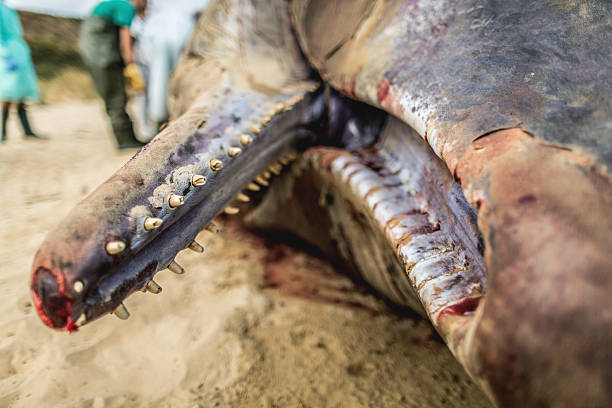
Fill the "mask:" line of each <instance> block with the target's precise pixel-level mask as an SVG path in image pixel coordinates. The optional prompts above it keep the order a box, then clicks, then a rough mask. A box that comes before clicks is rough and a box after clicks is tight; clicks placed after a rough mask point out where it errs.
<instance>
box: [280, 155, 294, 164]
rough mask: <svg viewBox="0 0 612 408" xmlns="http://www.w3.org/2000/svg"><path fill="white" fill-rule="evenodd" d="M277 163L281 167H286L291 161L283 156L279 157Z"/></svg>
mask: <svg viewBox="0 0 612 408" xmlns="http://www.w3.org/2000/svg"><path fill="white" fill-rule="evenodd" d="M278 161H279V162H280V163H281V164H282V165H283V166H288V165H290V164H291V160H290V159H289V158H288V157H287V156H285V157H281V158H280V159H278Z"/></svg>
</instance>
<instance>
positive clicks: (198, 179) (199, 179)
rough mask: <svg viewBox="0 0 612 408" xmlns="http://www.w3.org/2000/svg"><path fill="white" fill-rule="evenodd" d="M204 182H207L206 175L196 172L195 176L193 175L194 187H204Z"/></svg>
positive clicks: (192, 182) (192, 183)
mask: <svg viewBox="0 0 612 408" xmlns="http://www.w3.org/2000/svg"><path fill="white" fill-rule="evenodd" d="M204 184H206V177H204V176H202V175H200V174H194V175H193V176H191V185H192V186H194V187H202V186H203V185H204Z"/></svg>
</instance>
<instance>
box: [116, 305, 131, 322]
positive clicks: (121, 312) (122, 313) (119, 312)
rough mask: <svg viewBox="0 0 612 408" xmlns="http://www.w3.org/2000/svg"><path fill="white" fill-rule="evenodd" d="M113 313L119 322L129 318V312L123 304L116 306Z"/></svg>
mask: <svg viewBox="0 0 612 408" xmlns="http://www.w3.org/2000/svg"><path fill="white" fill-rule="evenodd" d="M113 313H114V314H115V316H117V317H118V318H120V319H121V320H127V319H128V318H129V317H130V312H128V310H127V308H126V307H125V305H124V304H123V303H121V304H120V305H119V306H117V308H116V309H115V311H114V312H113Z"/></svg>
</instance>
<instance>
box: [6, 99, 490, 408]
mask: <svg viewBox="0 0 612 408" xmlns="http://www.w3.org/2000/svg"><path fill="white" fill-rule="evenodd" d="M31 112H32V119H33V122H34V125H35V128H36V129H37V130H38V131H39V132H40V133H41V134H44V135H46V136H48V137H49V138H50V140H49V141H47V142H31V141H24V140H22V139H21V134H20V133H21V132H20V130H19V129H18V128H17V125H16V120H15V117H14V116H13V118H12V120H11V127H10V134H9V141H8V143H6V144H4V145H0V180H2V183H1V184H0V195H1V196H2V197H3V205H2V209H3V217H4V220H3V222H1V223H0V407H7V406H8V407H92V408H103V407H188V408H192V407H404V406H405V407H488V406H490V404H489V403H488V402H487V400H486V398H485V397H484V395H483V394H482V392H481V391H480V390H479V389H478V388H477V387H476V386H475V385H474V384H473V383H472V382H471V381H470V379H469V378H468V376H467V375H466V374H465V372H464V370H463V369H462V367H461V366H460V365H459V364H458V363H457V362H456V361H455V360H454V358H453V356H452V355H451V353H450V352H449V351H448V349H447V348H446V346H445V345H444V344H443V343H442V342H441V340H440V339H439V338H438V337H437V335H436V334H435V332H434V330H433V329H432V328H431V326H430V325H429V324H428V323H427V322H426V321H424V320H421V319H419V318H416V317H414V316H405V315H404V316H399V315H397V314H394V313H392V312H391V311H389V310H388V309H387V307H386V306H385V305H384V304H383V303H382V302H380V301H379V300H377V299H376V298H375V297H373V296H372V295H370V294H368V293H367V292H366V291H365V290H363V289H362V288H360V287H357V286H355V284H353V283H352V282H351V281H350V280H349V279H348V278H346V277H345V276H344V275H343V274H342V273H341V272H342V271H337V270H334V269H333V268H332V267H331V266H330V265H329V264H328V263H326V262H325V261H324V260H321V259H319V258H318V257H316V256H313V255H312V254H309V253H306V252H304V251H301V250H298V249H294V248H292V247H290V246H288V245H286V244H284V243H283V242H279V241H278V240H277V241H273V240H271V239H268V238H266V237H263V236H261V235H255V234H253V233H251V232H248V231H246V230H244V229H241V228H240V227H239V226H238V224H237V223H235V222H226V223H225V230H224V232H223V233H220V234H217V235H212V234H209V233H202V234H201V236H200V237H199V242H200V243H202V244H203V245H204V246H205V247H206V252H205V254H203V255H200V254H195V253H186V252H184V253H181V254H180V255H179V256H178V261H179V263H181V264H182V265H183V266H184V267H185V268H186V269H187V272H188V273H187V274H185V275H183V276H175V275H173V274H171V273H168V272H167V271H166V272H161V273H159V274H158V276H157V277H156V281H157V282H158V283H160V284H161V286H162V287H163V288H164V290H163V292H162V293H161V294H160V295H151V294H143V293H140V292H139V293H137V294H135V295H133V296H131V297H130V298H129V299H127V300H126V302H125V304H126V306H127V307H128V309H129V310H130V312H131V314H132V316H131V317H130V319H129V320H127V321H120V320H118V319H116V318H115V317H114V316H107V317H104V318H102V319H100V320H98V321H96V322H94V323H91V324H90V325H87V326H85V327H84V328H82V329H81V330H80V331H78V332H77V333H73V334H70V335H68V334H67V333H64V332H56V331H53V330H51V329H49V328H48V327H46V326H44V325H43V324H42V323H41V322H40V320H39V319H38V316H37V315H36V312H35V310H34V309H33V306H32V301H31V298H30V294H29V278H30V267H31V262H32V259H33V256H34V253H35V251H36V249H37V248H38V246H39V245H40V243H41V242H42V240H43V238H44V236H45V234H46V233H47V232H48V231H49V230H50V229H52V228H53V227H54V226H55V225H56V224H57V223H58V222H59V221H60V220H61V219H62V218H63V217H64V216H65V215H66V213H67V212H68V211H69V210H70V209H71V208H72V207H73V206H74V205H75V204H76V203H77V202H78V201H79V200H81V199H82V198H84V197H85V196H86V195H87V194H88V193H89V192H91V191H92V190H93V189H94V188H95V187H96V186H97V185H98V184H99V183H101V182H102V181H104V180H105V179H106V178H107V177H108V176H109V175H111V174H112V173H113V172H114V171H115V170H116V169H117V168H119V166H120V165H121V164H122V163H124V162H125V161H126V160H127V159H129V157H130V155H131V154H133V153H134V152H127V153H117V152H116V151H115V149H114V141H113V140H112V137H111V136H110V134H109V128H108V125H107V123H106V121H105V118H104V116H103V110H102V107H101V106H100V105H99V104H98V103H97V102H70V103H65V104H56V105H48V106H41V107H36V108H33V109H32V110H31ZM279 276H287V277H288V278H287V279H286V281H283V280H282V279H281V282H278V281H276V280H275V279H278V277H279ZM287 282H290V285H288V284H287ZM307 298H310V299H307Z"/></svg>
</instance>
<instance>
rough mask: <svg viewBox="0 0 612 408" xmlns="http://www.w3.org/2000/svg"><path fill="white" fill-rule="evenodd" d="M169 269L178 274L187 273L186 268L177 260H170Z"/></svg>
mask: <svg viewBox="0 0 612 408" xmlns="http://www.w3.org/2000/svg"><path fill="white" fill-rule="evenodd" d="M168 269H169V270H170V271H171V272H174V273H176V274H177V275H182V274H184V273H185V269H184V268H183V267H182V266H181V265H179V264H177V263H176V261H172V262H170V265H168Z"/></svg>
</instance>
